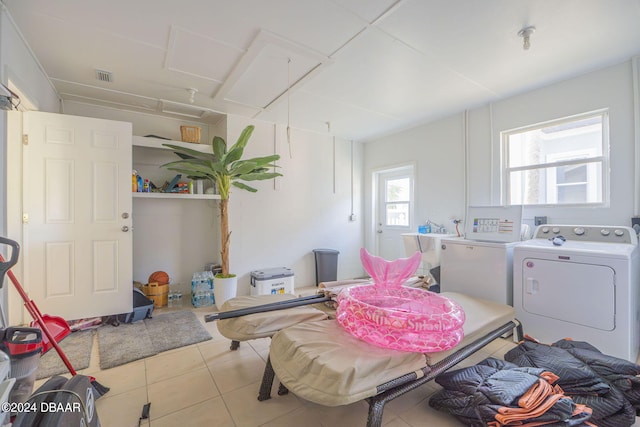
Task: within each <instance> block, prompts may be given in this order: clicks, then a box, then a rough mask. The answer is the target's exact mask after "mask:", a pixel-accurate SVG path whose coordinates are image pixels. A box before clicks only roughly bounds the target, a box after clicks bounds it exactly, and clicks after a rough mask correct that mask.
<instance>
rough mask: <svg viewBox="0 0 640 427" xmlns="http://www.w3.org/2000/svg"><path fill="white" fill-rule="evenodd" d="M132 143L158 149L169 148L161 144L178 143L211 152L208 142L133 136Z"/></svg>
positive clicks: (181, 145)
mask: <svg viewBox="0 0 640 427" xmlns="http://www.w3.org/2000/svg"><path fill="white" fill-rule="evenodd" d="M132 144H133V146H134V147H145V148H158V149H160V150H169V151H171V149H170V148H168V147H165V146H163V145H162V144H171V145H178V146H180V147H185V148H190V149H192V150H196V151H201V152H203V153H211V152H212V151H211V145H209V144H194V143H191V142H182V141H173V140H170V139H161V138H151V137H147V136H136V135H134V136H133V140H132Z"/></svg>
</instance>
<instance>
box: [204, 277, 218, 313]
mask: <svg viewBox="0 0 640 427" xmlns="http://www.w3.org/2000/svg"><path fill="white" fill-rule="evenodd" d="M205 273H206V275H207V305H213V304H215V303H216V299H215V297H214V295H213V272H212V271H211V270H208V271H206V272H205Z"/></svg>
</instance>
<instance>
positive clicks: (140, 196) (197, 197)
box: [131, 192, 220, 200]
mask: <svg viewBox="0 0 640 427" xmlns="http://www.w3.org/2000/svg"><path fill="white" fill-rule="evenodd" d="M131 194H132V196H133V198H134V199H136V198H137V199H187V200H220V195H219V194H184V193H133V192H132V193H131Z"/></svg>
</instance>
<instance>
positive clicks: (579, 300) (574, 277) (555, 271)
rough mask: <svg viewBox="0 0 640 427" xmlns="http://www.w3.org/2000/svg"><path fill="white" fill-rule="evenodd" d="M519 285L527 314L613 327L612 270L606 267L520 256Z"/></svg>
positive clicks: (606, 328) (586, 324)
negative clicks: (521, 259)
mask: <svg viewBox="0 0 640 427" xmlns="http://www.w3.org/2000/svg"><path fill="white" fill-rule="evenodd" d="M521 285H522V286H523V289H522V306H523V309H524V310H525V311H526V312H528V313H531V314H535V315H538V316H544V317H549V318H552V319H556V320H561V321H564V322H570V323H575V324H578V325H583V326H587V327H590V328H597V329H601V330H604V331H612V330H613V329H615V271H614V270H613V269H612V268H611V267H609V266H604V265H592V264H580V263H575V262H566V261H554V260H548V259H538V258H524V259H523V261H522V284H521Z"/></svg>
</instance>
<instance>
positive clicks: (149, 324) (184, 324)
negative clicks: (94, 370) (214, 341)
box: [98, 311, 211, 369]
mask: <svg viewBox="0 0 640 427" xmlns="http://www.w3.org/2000/svg"><path fill="white" fill-rule="evenodd" d="M210 339H211V335H210V334H209V332H207V330H206V329H205V328H204V326H203V325H202V323H201V322H200V321H199V320H198V318H197V317H196V314H195V313H193V312H191V311H176V312H172V313H163V314H158V315H155V316H153V318H152V319H145V320H143V321H138V322H135V323H130V324H127V323H121V324H120V326H117V327H116V326H111V325H103V326H101V327H99V328H98V352H99V354H100V369H109V368H113V367H116V366H119V365H124V364H125V363H129V362H133V361H135V360H139V359H143V358H145V357H149V356H153V355H154V354H158V353H161V352H163V351H167V350H171V349H174V348H179V347H184V346H187V345H191V344H196V343H199V342H202V341H207V340H210Z"/></svg>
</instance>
